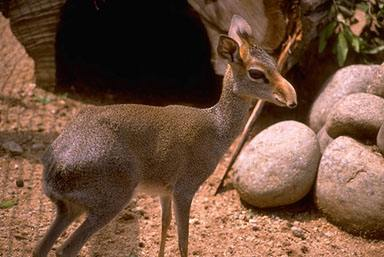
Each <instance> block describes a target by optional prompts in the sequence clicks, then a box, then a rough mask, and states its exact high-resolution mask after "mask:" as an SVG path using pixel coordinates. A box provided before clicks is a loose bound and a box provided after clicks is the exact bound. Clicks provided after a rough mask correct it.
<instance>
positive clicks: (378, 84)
mask: <svg viewBox="0 0 384 257" xmlns="http://www.w3.org/2000/svg"><path fill="white" fill-rule="evenodd" d="M367 93H368V94H372V95H377V96H381V97H384V63H383V64H381V65H380V69H377V70H376V73H375V74H374V76H373V78H372V81H371V83H370V84H368V88H367Z"/></svg>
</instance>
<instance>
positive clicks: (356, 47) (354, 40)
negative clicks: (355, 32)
mask: <svg viewBox="0 0 384 257" xmlns="http://www.w3.org/2000/svg"><path fill="white" fill-rule="evenodd" d="M351 45H352V47H353V50H355V52H356V53H360V40H359V38H357V37H353V38H352V42H351Z"/></svg>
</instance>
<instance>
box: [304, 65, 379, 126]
mask: <svg viewBox="0 0 384 257" xmlns="http://www.w3.org/2000/svg"><path fill="white" fill-rule="evenodd" d="M383 74H384V66H380V65H361V64H359V65H351V66H347V67H345V68H342V69H340V70H338V71H337V72H336V73H335V74H334V75H333V76H332V77H331V78H330V79H329V80H328V81H327V82H326V83H325V85H324V86H323V90H322V92H321V93H320V95H319V96H318V97H317V99H316V100H315V102H314V103H313V105H312V108H311V111H310V114H309V126H310V127H311V128H312V129H313V130H315V131H316V132H317V131H319V130H320V129H321V128H322V127H323V125H324V123H325V121H326V119H327V116H328V114H329V113H330V111H331V110H332V109H333V107H334V105H335V104H336V103H337V102H339V101H340V100H341V99H343V98H344V97H346V96H347V95H350V94H353V93H361V92H363V93H365V92H368V88H370V93H377V94H379V93H380V92H379V91H380V90H379V89H378V86H377V85H379V83H378V81H380V80H381V79H380V78H381V76H382V75H383ZM371 85H373V86H371Z"/></svg>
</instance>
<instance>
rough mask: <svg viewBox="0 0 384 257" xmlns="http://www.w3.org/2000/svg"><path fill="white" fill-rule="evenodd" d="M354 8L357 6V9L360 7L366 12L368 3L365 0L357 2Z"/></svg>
mask: <svg viewBox="0 0 384 257" xmlns="http://www.w3.org/2000/svg"><path fill="white" fill-rule="evenodd" d="M356 8H357V9H360V10H363V11H364V12H368V10H369V5H368V3H366V2H361V3H358V4H357V5H356Z"/></svg>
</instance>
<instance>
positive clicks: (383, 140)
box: [376, 123, 384, 154]
mask: <svg viewBox="0 0 384 257" xmlns="http://www.w3.org/2000/svg"><path fill="white" fill-rule="evenodd" d="M376 142H377V146H378V147H379V149H380V151H381V152H382V153H383V154H384V123H383V124H382V125H381V128H380V130H379V133H378V134H377V139H376Z"/></svg>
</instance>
